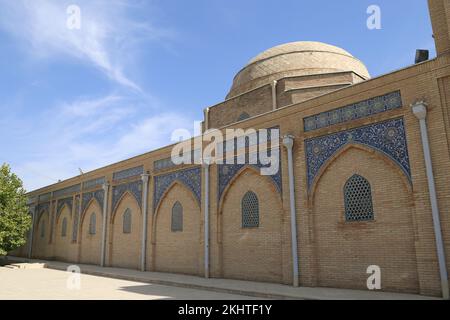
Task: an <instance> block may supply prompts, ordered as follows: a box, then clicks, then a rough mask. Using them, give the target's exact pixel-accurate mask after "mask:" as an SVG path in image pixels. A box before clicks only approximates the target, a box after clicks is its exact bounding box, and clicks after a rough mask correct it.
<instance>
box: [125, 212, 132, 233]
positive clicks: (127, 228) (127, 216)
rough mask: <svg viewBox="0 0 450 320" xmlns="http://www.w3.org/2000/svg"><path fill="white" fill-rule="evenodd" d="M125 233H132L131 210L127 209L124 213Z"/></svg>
mask: <svg viewBox="0 0 450 320" xmlns="http://www.w3.org/2000/svg"><path fill="white" fill-rule="evenodd" d="M123 233H131V210H130V209H127V210H125V212H124V213H123Z"/></svg>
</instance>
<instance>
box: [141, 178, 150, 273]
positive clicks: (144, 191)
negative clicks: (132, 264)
mask: <svg viewBox="0 0 450 320" xmlns="http://www.w3.org/2000/svg"><path fill="white" fill-rule="evenodd" d="M149 177H150V175H149V174H148V173H144V174H143V175H141V179H142V186H143V187H142V244H141V271H142V272H144V271H145V264H146V256H147V220H148V219H147V216H148V213H147V207H148V206H147V202H148V181H149Z"/></svg>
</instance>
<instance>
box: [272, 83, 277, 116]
mask: <svg viewBox="0 0 450 320" xmlns="http://www.w3.org/2000/svg"><path fill="white" fill-rule="evenodd" d="M277 84H278V81H277V80H273V82H272V110H276V109H277V108H278V106H277Z"/></svg>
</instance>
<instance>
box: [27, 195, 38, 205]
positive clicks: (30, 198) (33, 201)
mask: <svg viewBox="0 0 450 320" xmlns="http://www.w3.org/2000/svg"><path fill="white" fill-rule="evenodd" d="M35 202H36V197H28V198H27V205H32V204H33V203H35Z"/></svg>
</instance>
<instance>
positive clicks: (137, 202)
mask: <svg viewBox="0 0 450 320" xmlns="http://www.w3.org/2000/svg"><path fill="white" fill-rule="evenodd" d="M126 198H131V199H132V200H133V201H134V202H135V203H136V205H137V207H138V208H140V205H139V201H138V200H137V199H136V197H135V196H134V194H133V193H131V192H130V191H128V190H127V191H125V192H124V193H123V194H122V196H121V197H120V199H119V200H118V201H117V204H116V207H115V208H114V211H113V214H112V215H111V223H112V224H114V222H115V219H116V216H117V213H118V212H119V210H118V209H119V208H120V206H121V204H122V202H123V201H125V200H126ZM138 211H139V214H141V210H138Z"/></svg>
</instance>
